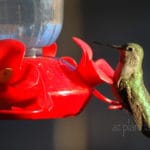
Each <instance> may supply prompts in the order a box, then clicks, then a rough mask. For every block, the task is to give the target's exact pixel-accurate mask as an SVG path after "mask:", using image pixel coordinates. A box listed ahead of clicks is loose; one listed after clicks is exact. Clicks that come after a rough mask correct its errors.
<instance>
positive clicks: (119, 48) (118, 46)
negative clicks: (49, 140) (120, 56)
mask: <svg viewBox="0 0 150 150" xmlns="http://www.w3.org/2000/svg"><path fill="white" fill-rule="evenodd" d="M94 43H95V44H97V45H101V46H105V47H110V48H115V49H117V50H121V49H125V47H126V46H127V45H125V44H124V45H113V44H104V43H101V42H97V41H94Z"/></svg>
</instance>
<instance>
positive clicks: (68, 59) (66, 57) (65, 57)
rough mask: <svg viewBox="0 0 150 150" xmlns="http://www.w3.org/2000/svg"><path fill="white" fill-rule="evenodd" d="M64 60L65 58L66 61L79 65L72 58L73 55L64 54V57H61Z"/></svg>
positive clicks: (75, 65)
mask: <svg viewBox="0 0 150 150" xmlns="http://www.w3.org/2000/svg"><path fill="white" fill-rule="evenodd" d="M61 59H62V60H65V61H66V62H68V63H69V64H71V65H73V66H74V67H77V66H78V64H77V63H76V61H75V60H74V59H73V58H71V57H68V56H64V57H61Z"/></svg>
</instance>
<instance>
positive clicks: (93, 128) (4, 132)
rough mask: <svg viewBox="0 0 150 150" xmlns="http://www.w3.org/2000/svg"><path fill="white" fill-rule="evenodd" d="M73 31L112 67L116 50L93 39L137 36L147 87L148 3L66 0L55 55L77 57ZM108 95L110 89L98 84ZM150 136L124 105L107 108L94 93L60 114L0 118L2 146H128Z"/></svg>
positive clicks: (18, 149)
mask: <svg viewBox="0 0 150 150" xmlns="http://www.w3.org/2000/svg"><path fill="white" fill-rule="evenodd" d="M72 36H77V37H80V38H82V39H83V40H85V41H86V42H88V43H89V44H90V45H91V47H92V48H93V53H94V59H98V58H100V57H103V58H105V59H106V60H107V61H108V62H109V63H110V64H111V65H112V66H113V67H115V66H116V64H117V61H118V54H117V52H116V51H114V50H112V49H110V48H109V49H107V48H104V47H98V46H97V45H94V44H93V41H95V40H96V41H101V42H105V43H115V44H123V43H127V42H137V43H139V44H141V45H142V46H143V48H144V50H145V59H144V63H143V69H144V79H145V84H146V86H147V88H148V90H149V91H150V79H149V76H150V72H149V57H150V38H149V36H150V4H149V1H146V0H143V1H135V0H122V1H120V0H113V1H110V0H82V1H81V0H65V7H64V25H63V30H62V33H61V35H60V37H59V39H58V41H57V43H58V45H59V50H58V56H64V55H69V56H71V57H73V58H75V59H76V60H77V61H79V60H80V56H81V53H80V49H79V48H78V47H77V46H76V45H75V44H74V43H73V42H72V39H71V38H72ZM97 88H98V89H99V90H100V91H101V92H102V93H104V94H105V95H107V96H108V97H112V95H111V90H110V89H109V87H107V86H105V85H100V86H98V87H97ZM149 147H150V139H149V138H147V137H145V136H144V135H142V134H141V133H140V132H139V131H137V129H136V126H135V125H134V123H133V121H132V118H131V116H130V115H129V114H128V113H127V112H126V111H123V110H117V111H109V110H107V105H105V104H103V103H102V102H100V101H98V100H97V99H96V98H95V97H92V98H91V100H90V102H89V103H88V105H87V106H86V108H85V109H84V110H83V112H82V113H81V114H80V115H78V116H76V117H70V118H66V119H60V120H46V121H44V120H43V121H0V149H1V150H10V149H12V150H111V149H115V150H120V149H122V150H128V149H136V150H141V149H148V148H149Z"/></svg>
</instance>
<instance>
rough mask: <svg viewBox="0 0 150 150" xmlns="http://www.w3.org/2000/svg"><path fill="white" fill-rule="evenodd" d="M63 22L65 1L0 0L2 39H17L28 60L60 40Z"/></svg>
mask: <svg viewBox="0 0 150 150" xmlns="http://www.w3.org/2000/svg"><path fill="white" fill-rule="evenodd" d="M62 22H63V0H0V39H17V40H20V41H22V42H23V43H24V44H25V45H26V47H27V50H26V56H38V55H40V53H41V50H40V48H42V47H44V46H47V45H50V44H52V43H53V42H55V41H56V39H57V38H58V36H59V34H60V32H61V29H62Z"/></svg>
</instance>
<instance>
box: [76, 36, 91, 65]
mask: <svg viewBox="0 0 150 150" xmlns="http://www.w3.org/2000/svg"><path fill="white" fill-rule="evenodd" d="M73 41H74V42H75V43H76V44H77V45H79V47H80V48H81V49H82V57H81V61H80V64H79V66H80V65H84V64H86V62H87V61H89V60H92V57H93V53H92V49H91V48H90V46H89V45H88V44H86V43H85V42H84V41H82V40H80V39H79V38H76V37H73Z"/></svg>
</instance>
